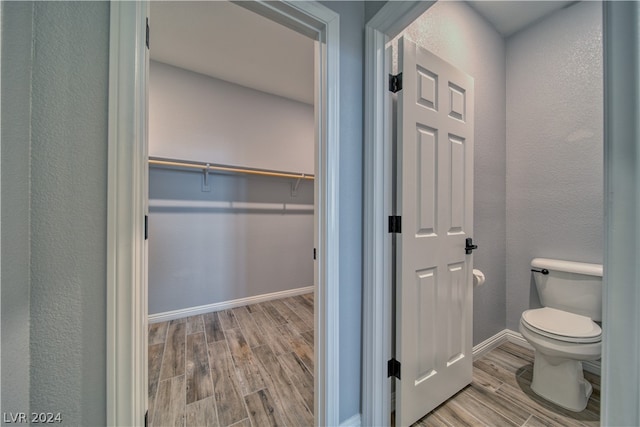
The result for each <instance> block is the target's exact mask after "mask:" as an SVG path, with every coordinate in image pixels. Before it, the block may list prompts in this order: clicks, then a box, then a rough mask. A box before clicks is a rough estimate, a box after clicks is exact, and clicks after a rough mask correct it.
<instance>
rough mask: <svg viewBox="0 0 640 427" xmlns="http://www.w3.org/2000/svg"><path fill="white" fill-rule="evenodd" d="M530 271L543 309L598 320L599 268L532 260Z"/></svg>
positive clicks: (594, 265) (599, 266) (544, 259)
mask: <svg viewBox="0 0 640 427" xmlns="http://www.w3.org/2000/svg"><path fill="white" fill-rule="evenodd" d="M531 270H532V271H533V277H534V279H535V282H536V287H537V288H538V295H539V296H540V302H541V303H542V305H543V306H545V307H551V308H557V309H558V310H564V311H569V312H571V313H576V314H581V315H583V316H588V317H590V318H591V319H592V320H595V321H601V320H602V265H601V264H588V263H584V262H575V261H562V260H557V259H548V258H534V259H533V260H532V261H531ZM541 271H545V272H546V271H548V274H543V273H542V272H541Z"/></svg>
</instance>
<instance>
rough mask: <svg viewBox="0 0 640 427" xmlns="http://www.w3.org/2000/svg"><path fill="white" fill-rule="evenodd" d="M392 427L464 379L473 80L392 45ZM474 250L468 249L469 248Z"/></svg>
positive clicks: (410, 46)
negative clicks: (395, 230) (397, 81)
mask: <svg viewBox="0 0 640 427" xmlns="http://www.w3.org/2000/svg"><path fill="white" fill-rule="evenodd" d="M398 68H399V70H398V71H400V72H401V73H402V89H401V90H400V91H399V92H398V103H397V105H398V108H397V167H398V170H397V188H396V194H397V211H398V215H400V216H401V217H402V229H401V233H399V234H397V240H396V274H397V275H396V328H397V329H396V359H397V360H398V361H399V362H400V363H401V375H400V376H401V378H400V380H397V382H396V425H402V426H404V425H410V424H412V423H413V422H415V421H416V420H418V419H420V418H421V417H422V416H424V415H426V414H427V413H428V412H429V411H431V410H432V409H434V408H435V407H436V406H438V405H439V404H440V403H442V402H444V401H445V400H447V399H448V398H449V397H450V396H452V395H453V394H455V393H456V392H457V391H459V390H461V389H462V388H463V387H464V386H466V385H467V384H469V383H470V382H471V370H472V309H473V295H472V269H473V255H472V253H469V254H467V253H466V252H467V251H466V250H465V248H466V245H467V242H466V239H467V238H471V237H472V236H473V105H474V93H473V79H472V78H471V77H470V76H468V75H466V74H465V73H463V72H461V71H460V70H458V69H456V68H455V67H453V66H452V65H451V64H449V63H447V62H445V61H443V60H442V59H440V58H438V57H437V56H435V55H433V54H432V53H430V52H428V51H427V50H425V49H422V48H420V47H418V46H416V44H415V43H413V42H411V41H410V40H407V39H406V38H401V39H400V40H399V42H398ZM468 252H472V251H468Z"/></svg>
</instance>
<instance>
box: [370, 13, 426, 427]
mask: <svg viewBox="0 0 640 427" xmlns="http://www.w3.org/2000/svg"><path fill="white" fill-rule="evenodd" d="M433 3H434V2H433V1H407V2H392V1H390V2H388V3H387V4H385V5H384V6H383V7H382V9H380V11H379V12H378V13H377V14H376V15H375V16H374V17H373V18H372V19H371V21H369V22H368V23H367V25H366V27H365V43H366V44H365V91H364V93H365V128H364V138H365V144H364V146H365V152H364V156H365V158H364V174H365V175H364V185H365V187H364V236H363V237H364V254H363V257H364V260H363V261H364V271H363V280H364V284H365V286H363V293H364V295H363V307H362V316H363V319H362V425H364V426H383V425H389V424H390V422H391V421H390V416H391V380H390V379H389V378H388V377H387V361H388V360H389V359H390V358H391V354H390V351H391V336H392V333H391V325H392V319H391V312H392V306H391V305H392V301H391V280H392V277H391V276H392V271H391V265H392V264H391V263H392V260H391V237H390V234H389V233H388V222H387V221H388V217H389V215H391V214H392V213H391V207H392V197H393V177H392V171H393V165H392V162H393V155H392V151H391V150H392V147H391V126H390V125H391V111H390V105H389V103H388V96H387V85H388V73H389V71H388V69H387V66H388V65H387V64H385V62H386V61H385V45H386V43H387V42H388V41H389V40H391V39H392V38H393V37H395V36H396V35H398V34H399V33H400V32H401V31H402V30H403V29H404V28H405V27H406V26H407V25H409V24H410V23H411V22H412V21H414V20H415V19H416V18H417V17H419V16H420V15H421V14H422V13H424V11H426V10H427V9H428V8H429V7H430V6H431V5H432V4H433Z"/></svg>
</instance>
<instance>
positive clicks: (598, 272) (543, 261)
mask: <svg viewBox="0 0 640 427" xmlns="http://www.w3.org/2000/svg"><path fill="white" fill-rule="evenodd" d="M531 266H532V267H534V268H546V269H547V270H554V271H564V272H566V273H576V274H585V275H587V276H599V277H602V264H589V263H586V262H576V261H564V260H560V259H549V258H534V259H533V260H532V261H531Z"/></svg>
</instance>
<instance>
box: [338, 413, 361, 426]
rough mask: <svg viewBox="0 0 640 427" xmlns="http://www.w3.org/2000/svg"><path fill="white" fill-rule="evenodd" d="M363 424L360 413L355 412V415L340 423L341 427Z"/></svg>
mask: <svg viewBox="0 0 640 427" xmlns="http://www.w3.org/2000/svg"><path fill="white" fill-rule="evenodd" d="M361 425H362V420H361V417H360V414H355V415H354V416H353V417H351V418H349V419H346V420H344V421H343V422H341V423H340V427H360V426H361Z"/></svg>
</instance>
